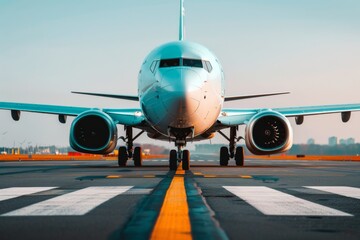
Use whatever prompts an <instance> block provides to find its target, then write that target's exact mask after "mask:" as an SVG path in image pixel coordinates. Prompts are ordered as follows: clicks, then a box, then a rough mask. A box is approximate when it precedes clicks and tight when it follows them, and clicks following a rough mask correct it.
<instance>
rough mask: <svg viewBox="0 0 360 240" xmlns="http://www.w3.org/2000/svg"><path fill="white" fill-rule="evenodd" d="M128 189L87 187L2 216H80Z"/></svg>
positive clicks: (123, 187)
mask: <svg viewBox="0 0 360 240" xmlns="http://www.w3.org/2000/svg"><path fill="white" fill-rule="evenodd" d="M130 188H131V187H129V186H121V187H120V186H119V187H107V186H106V187H88V188H85V189H82V190H78V191H75V192H71V193H68V194H65V195H62V196H58V197H55V198H51V199H49V200H46V201H43V202H39V203H36V204H33V205H30V206H27V207H24V208H20V209H18V210H15V211H12V212H9V213H6V214H3V215H2V216H69V215H71V216H74V215H75V216H80V215H84V214H86V213H88V212H90V211H91V210H92V209H94V208H95V207H97V206H99V205H100V204H102V203H104V202H106V201H108V200H109V199H111V198H113V197H115V196H117V195H119V194H122V193H124V192H126V191H127V190H129V189H130Z"/></svg>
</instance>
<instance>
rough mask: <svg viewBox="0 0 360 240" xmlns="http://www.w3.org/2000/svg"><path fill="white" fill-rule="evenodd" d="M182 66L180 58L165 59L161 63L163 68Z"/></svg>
mask: <svg viewBox="0 0 360 240" xmlns="http://www.w3.org/2000/svg"><path fill="white" fill-rule="evenodd" d="M177 66H180V58H172V59H163V60H161V61H160V66H159V67H161V68H166V67H177Z"/></svg>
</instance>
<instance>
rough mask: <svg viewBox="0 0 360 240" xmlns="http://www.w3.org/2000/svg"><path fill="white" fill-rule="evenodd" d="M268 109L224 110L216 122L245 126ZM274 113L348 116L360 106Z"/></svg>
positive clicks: (291, 115)
mask: <svg viewBox="0 0 360 240" xmlns="http://www.w3.org/2000/svg"><path fill="white" fill-rule="evenodd" d="M263 110H268V109H260V108H257V109H226V108H224V109H223V110H222V112H221V114H220V116H219V118H218V122H219V123H220V124H221V125H224V126H236V125H243V124H246V123H247V122H248V121H249V120H250V119H251V117H252V116H253V115H255V114H256V113H258V112H260V111H263ZM271 110H273V111H275V112H279V113H281V114H283V115H284V116H286V117H300V116H308V115H321V114H331V113H342V114H348V116H349V117H350V115H349V114H350V113H351V112H355V111H360V104H339V105H325V106H307V107H289V108H273V109H271Z"/></svg>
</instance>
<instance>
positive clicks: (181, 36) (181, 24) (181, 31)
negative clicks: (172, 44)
mask: <svg viewBox="0 0 360 240" xmlns="http://www.w3.org/2000/svg"><path fill="white" fill-rule="evenodd" d="M184 15H185V8H184V0H180V22H179V41H182V40H184Z"/></svg>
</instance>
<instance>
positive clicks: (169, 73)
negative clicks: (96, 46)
mask: <svg viewBox="0 0 360 240" xmlns="http://www.w3.org/2000/svg"><path fill="white" fill-rule="evenodd" d="M224 83H225V79H224V71H223V68H222V66H221V64H220V61H219V60H218V58H217V57H216V56H215V55H214V54H213V53H212V52H211V51H210V50H209V49H207V48H206V47H205V46H203V45H201V44H198V43H195V42H191V41H187V40H185V39H184V0H180V19H179V38H178V40H177V41H173V42H168V43H165V44H163V45H161V46H159V47H157V48H155V49H154V50H152V51H151V52H150V53H149V54H148V55H147V56H146V57H145V59H144V61H143V63H142V65H141V68H140V72H139V76H138V94H137V95H116V94H106V93H89V92H73V93H76V94H85V95H91V96H97V97H107V98H114V99H121V100H129V101H136V102H138V103H139V108H132V109H96V108H92V107H89V108H85V107H74V106H55V105H44V104H29V103H14V102H0V109H5V110H10V112H11V116H12V118H13V119H14V120H15V121H19V119H20V115H21V112H22V111H25V112H35V113H43V114H55V115H58V120H59V121H60V123H66V121H67V116H73V117H75V119H74V120H73V122H72V123H71V128H70V140H69V141H70V145H71V147H72V148H73V149H74V150H76V151H79V152H83V153H92V154H109V153H111V152H113V151H114V150H115V148H116V146H117V142H118V140H119V139H122V140H123V141H124V142H125V143H126V146H120V147H119V154H118V165H119V166H120V167H124V166H126V165H127V161H128V160H129V159H132V160H133V161H134V165H135V166H142V154H141V151H142V150H141V147H135V148H134V141H135V140H136V139H137V138H138V137H139V136H140V135H142V134H143V133H147V136H148V137H149V138H151V139H156V140H164V141H170V142H174V144H175V147H176V148H177V149H173V150H171V151H170V154H169V168H170V170H176V169H177V166H178V163H179V162H182V169H184V170H189V169H190V152H189V150H187V149H184V148H185V147H186V145H187V143H188V142H193V141H201V140H207V139H211V138H213V137H214V136H215V134H216V133H219V134H220V135H221V136H223V137H224V138H225V139H226V140H227V141H228V142H229V146H228V147H225V146H224V147H221V149H220V159H219V160H220V165H221V166H227V165H228V164H229V161H230V159H234V160H235V163H236V165H237V166H244V149H243V147H242V146H237V142H238V141H239V140H241V139H244V140H245V144H246V147H247V148H248V150H249V151H250V152H251V153H253V154H255V155H269V154H276V153H281V152H285V151H287V150H289V149H290V148H291V146H292V143H293V131H292V127H291V124H290V122H289V120H288V118H291V117H294V118H295V122H296V124H298V125H300V124H302V123H303V121H304V117H305V116H310V115H319V114H330V113H340V114H341V119H342V121H343V122H347V121H349V119H350V117H351V112H353V111H359V110H360V104H343V105H327V106H307V107H291V108H274V109H268V108H252V109H251V108H249V109H228V108H224V107H223V106H224V102H229V101H235V100H237V101H239V100H242V99H248V98H257V97H267V96H274V95H282V94H288V92H277V93H265V94H256V95H242V96H226V95H225V86H224ZM117 125H123V126H124V128H125V136H121V137H120V138H118V132H117ZM240 125H245V126H246V128H245V134H244V137H242V136H238V133H237V132H238V127H239V126H240ZM134 128H135V129H139V130H140V132H139V133H138V134H137V135H135V136H134V134H133V129H134ZM224 129H230V133H229V135H226V134H225V133H224V132H223V130H224Z"/></svg>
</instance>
